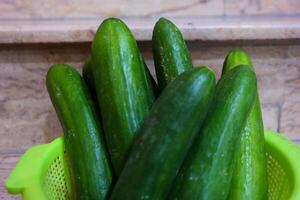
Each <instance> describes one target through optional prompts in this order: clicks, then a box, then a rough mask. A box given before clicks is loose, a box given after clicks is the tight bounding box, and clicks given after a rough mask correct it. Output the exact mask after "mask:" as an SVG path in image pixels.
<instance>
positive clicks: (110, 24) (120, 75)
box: [92, 18, 156, 176]
mask: <svg viewBox="0 0 300 200" xmlns="http://www.w3.org/2000/svg"><path fill="white" fill-rule="evenodd" d="M92 60H93V64H94V65H93V72H94V80H95V86H96V92H97V97H98V105H99V107H100V109H101V116H102V119H103V127H104V132H105V135H106V142H107V145H108V149H109V153H110V157H111V160H112V164H113V167H114V171H115V173H116V175H117V176H118V175H119V174H120V172H121V170H122V168H123V166H124V163H125V161H126V159H127V154H128V151H129V149H130V147H131V145H132V142H133V139H134V137H135V135H136V133H137V131H138V129H139V128H140V126H141V124H142V123H143V121H144V118H145V117H146V116H147V114H148V113H149V110H150V109H151V107H152V104H153V103H154V101H155V98H156V97H155V93H154V89H153V83H152V82H151V78H150V76H149V73H148V72H147V69H146V68H145V65H144V61H143V58H142V56H141V53H140V52H139V49H138V47H137V44H136V41H135V40H134V38H133V35H132V34H131V32H130V30H129V29H128V27H127V26H126V25H125V24H124V23H123V22H122V21H121V20H119V19H115V18H109V19H106V20H104V21H103V22H102V24H101V25H100V27H99V29H98V31H97V33H96V35H95V37H94V40H93V43H92Z"/></svg>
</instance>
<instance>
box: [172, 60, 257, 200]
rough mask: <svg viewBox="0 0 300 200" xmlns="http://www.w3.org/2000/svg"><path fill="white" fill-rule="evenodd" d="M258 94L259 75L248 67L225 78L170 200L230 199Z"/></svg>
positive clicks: (231, 72) (234, 70) (218, 87)
mask: <svg viewBox="0 0 300 200" xmlns="http://www.w3.org/2000/svg"><path fill="white" fill-rule="evenodd" d="M256 92H257V91H256V78H255V74H254V72H253V71H252V70H250V69H249V68H248V67H245V66H240V67H237V68H235V69H233V70H231V71H230V72H228V73H226V74H225V75H224V76H223V77H222V79H221V80H220V81H219V82H218V84H217V87H216V92H215V96H214V99H213V102H212V106H211V108H210V111H209V113H208V115H207V117H206V120H205V122H204V125H203V126H202V128H201V131H200V134H199V136H198V137H197V138H196V139H195V141H194V143H193V145H192V147H191V150H190V151H189V153H188V155H187V157H186V159H185V161H184V163H183V165H182V167H181V169H180V172H179V174H178V175H177V177H176V180H175V183H174V185H173V189H172V190H171V191H170V194H169V199H182V200H185V199H202V200H211V199H218V200H222V199H226V197H227V195H228V193H229V189H230V182H231V177H232V173H233V167H234V154H235V149H236V146H237V145H238V141H239V139H240V132H241V131H242V128H243V127H244V124H245V123H246V118H247V116H248V114H249V112H250V109H251V107H252V105H253V102H254V98H255V95H256Z"/></svg>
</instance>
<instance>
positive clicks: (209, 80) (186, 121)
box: [110, 67, 215, 200]
mask: <svg viewBox="0 0 300 200" xmlns="http://www.w3.org/2000/svg"><path fill="white" fill-rule="evenodd" d="M214 88H215V76H214V74H213V72H212V71H211V70H210V69H208V68H206V67H202V68H194V69H191V70H189V71H187V72H185V73H183V74H181V75H180V76H179V77H178V78H177V79H175V80H174V81H173V82H172V83H170V84H169V85H168V86H167V87H166V88H165V90H164V91H163V92H162V93H161V95H160V96H159V97H158V99H157V101H156V102H155V104H154V106H153V108H152V110H151V112H150V114H149V116H148V118H147V119H146V120H145V123H144V124H143V126H142V127H141V130H140V133H139V135H138V136H137V138H136V141H135V143H134V145H133V147H132V150H131V153H130V156H129V158H128V161H127V162H126V165H125V168H124V170H123V171H122V173H121V176H120V177H119V179H118V182H117V184H116V186H115V187H114V190H113V192H112V195H111V198H110V199H111V200H119V199H122V200H127V199H128V200H132V199H148V200H152V199H153V200H159V199H165V197H166V195H167V194H168V190H169V188H170V186H171V185H172V182H173V180H174V178H175V176H176V173H177V171H178V170H179V168H180V165H181V163H182V161H183V159H184V157H185V155H186V153H187V151H188V149H189V147H190V146H191V144H192V141H193V139H194V137H195V136H196V135H197V133H198V132H199V129H200V127H201V125H202V122H203V121H204V119H205V116H206V113H207V111H208V109H209V104H210V102H211V99H212V97H213V93H214Z"/></svg>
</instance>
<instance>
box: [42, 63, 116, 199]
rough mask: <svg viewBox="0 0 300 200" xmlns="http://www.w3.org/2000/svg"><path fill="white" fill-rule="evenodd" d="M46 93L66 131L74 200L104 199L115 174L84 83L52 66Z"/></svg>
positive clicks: (76, 75) (68, 69) (69, 70)
mask: <svg viewBox="0 0 300 200" xmlns="http://www.w3.org/2000/svg"><path fill="white" fill-rule="evenodd" d="M46 84H47V89H48V92H49V95H50V98H51V101H52V103H53V105H54V107H55V110H56V112H57V115H58V118H59V120H60V122H61V125H62V127H63V130H64V144H65V149H66V151H67V155H68V161H69V163H70V166H71V167H70V174H71V180H72V187H73V191H74V192H75V194H74V196H73V198H74V199H98V200H102V199H105V198H106V196H107V194H108V192H109V191H110V188H111V183H112V179H113V177H112V173H111V169H110V163H109V158H108V154H107V153H106V147H105V144H104V138H103V136H102V131H101V127H100V124H99V122H98V120H97V117H96V113H95V110H94V109H93V106H94V105H93V102H92V100H91V96H90V94H89V91H88V88H87V86H86V85H85V82H84V81H83V79H82V78H81V77H80V75H79V73H78V72H77V71H76V70H75V69H73V68H72V67H70V66H68V65H64V64H57V65H53V66H52V67H51V68H50V69H49V71H48V73H47V78H46Z"/></svg>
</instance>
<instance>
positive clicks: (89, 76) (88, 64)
mask: <svg viewBox="0 0 300 200" xmlns="http://www.w3.org/2000/svg"><path fill="white" fill-rule="evenodd" d="M82 78H83V80H84V81H85V82H86V84H87V86H88V87H89V89H90V91H91V94H92V96H94V95H95V94H96V89H95V82H94V77H93V66H92V57H91V56H89V57H87V59H86V60H85V62H84V64H83V67H82ZM95 96H97V95H95Z"/></svg>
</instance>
